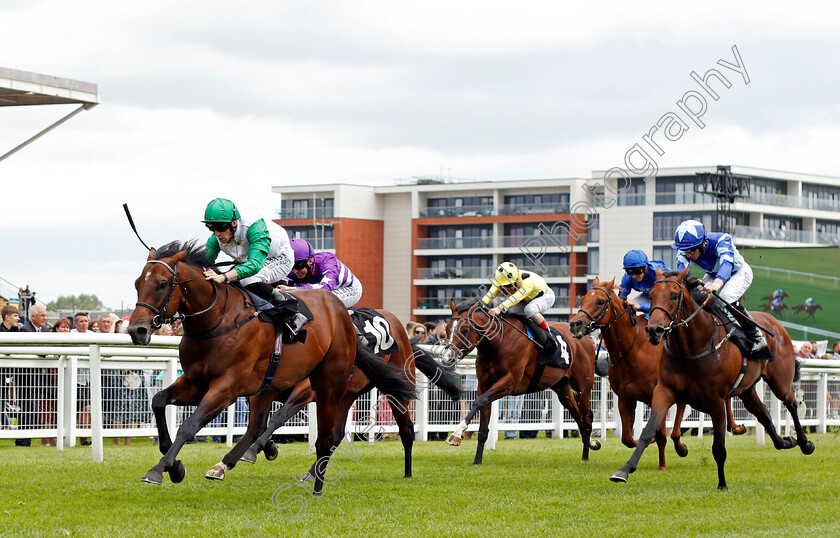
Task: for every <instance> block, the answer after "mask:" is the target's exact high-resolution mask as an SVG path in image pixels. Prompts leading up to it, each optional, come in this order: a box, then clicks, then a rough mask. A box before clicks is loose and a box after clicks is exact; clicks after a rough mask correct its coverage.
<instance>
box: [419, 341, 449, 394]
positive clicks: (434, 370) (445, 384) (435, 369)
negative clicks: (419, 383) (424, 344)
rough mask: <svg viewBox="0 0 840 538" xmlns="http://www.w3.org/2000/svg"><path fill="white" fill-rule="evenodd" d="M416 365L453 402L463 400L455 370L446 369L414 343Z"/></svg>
mask: <svg viewBox="0 0 840 538" xmlns="http://www.w3.org/2000/svg"><path fill="white" fill-rule="evenodd" d="M411 350H412V351H413V352H414V365H415V366H416V367H417V369H418V370H420V372H422V374H423V375H424V376H426V377H427V378H428V379H429V381H431V382H432V383H434V384H435V385H436V386H437V387H438V388H439V389H440V390H442V391H443V392H445V393H446V395H447V396H449V397H450V398H451V399H452V401H453V402H456V401H458V400H459V399H461V379H460V378H459V376H458V374H457V373H456V372H455V370H454V369H453V368H445V367H444V366H443V365H441V364H440V363H439V362H438V361H436V360H435V358H434V356H432V354H431V353H429V352H428V351H426V350H425V349H422V348H421V347H420V346H418V345H417V344H416V343H412V345H411Z"/></svg>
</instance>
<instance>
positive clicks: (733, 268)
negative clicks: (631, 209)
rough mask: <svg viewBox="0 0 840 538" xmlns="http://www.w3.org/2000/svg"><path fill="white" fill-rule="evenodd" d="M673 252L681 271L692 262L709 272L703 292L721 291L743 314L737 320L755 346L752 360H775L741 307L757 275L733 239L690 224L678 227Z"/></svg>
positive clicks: (694, 221) (757, 329)
mask: <svg viewBox="0 0 840 538" xmlns="http://www.w3.org/2000/svg"><path fill="white" fill-rule="evenodd" d="M671 248H673V249H674V250H677V270H678V271H682V270H683V269H685V268H686V267H688V265H689V263H690V262H693V263H694V264H695V265H697V266H699V267H700V268H701V269H703V270H704V271H706V274H705V275H704V276H703V282H704V285H703V289H704V290H705V291H707V292H709V293H712V292H713V291H718V292H719V293H718V295H719V296H720V298H721V299H723V300H724V301H726V302H727V303H730V304H731V305H732V306H733V307H734V308H735V309H736V310H737V311H738V312H739V313H740V314H741V315H740V316H735V320H736V321H737V322H738V324H739V325H740V326H741V328H742V329H744V333H746V335H747V338H748V339H749V341H750V344H751V345H752V352H751V353H750V358H753V359H764V360H773V355H772V353H771V352H770V349H769V348H768V347H767V340H765V338H764V335H763V334H762V333H761V329H759V328H758V327H757V326H756V324H755V321H754V320H753V318H752V316H750V314H749V312H747V309H746V308H744V305H743V304H741V297H743V295H744V293H746V291H747V289H749V287H750V284H752V279H753V272H752V268H751V267H750V266H749V264H748V263H747V262H746V261H744V257H743V256H741V254H740V253H739V252H738V249H737V248H735V245H734V244H733V243H732V237H730V236H729V234H726V233H720V232H712V233H706V228H705V227H704V226H703V223H701V222H698V221H696V220H686V221H683V222H681V223H680V225H679V226H678V227H677V230H676V232H675V233H674V243H673V244H672V245H671Z"/></svg>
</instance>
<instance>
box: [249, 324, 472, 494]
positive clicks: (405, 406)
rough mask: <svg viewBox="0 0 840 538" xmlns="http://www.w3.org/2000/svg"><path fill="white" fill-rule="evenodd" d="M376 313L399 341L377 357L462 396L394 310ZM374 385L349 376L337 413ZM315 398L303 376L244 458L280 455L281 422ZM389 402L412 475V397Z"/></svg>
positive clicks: (409, 376) (454, 379) (411, 378)
mask: <svg viewBox="0 0 840 538" xmlns="http://www.w3.org/2000/svg"><path fill="white" fill-rule="evenodd" d="M377 313H378V314H379V316H380V317H381V318H382V319H381V321H377V324H378V325H379V326H380V327H387V328H388V331H387V332H388V334H389V335H390V337H391V338H392V339H393V340H394V341H395V342H396V344H397V349H396V351H394V352H393V353H390V354H389V355H386V356H385V357H383V358H381V359H379V358H377V359H376V360H381V361H384V362H387V363H388V364H390V365H392V366H395V367H397V368H399V370H400V372H401V375H402V376H403V378H404V379H405V380H406V381H407V382H408V383H410V384H411V386H415V385H416V375H415V373H414V369H415V367H416V368H417V369H418V370H420V372H422V373H423V374H424V375H425V376H426V378H427V379H428V380H429V381H430V382H431V383H434V384H435V385H437V386H438V387H439V388H440V389H441V390H443V391H444V392H445V393H446V394H447V395H448V396H449V397H450V398H451V399H452V400H453V401H457V400H458V399H459V398H460V396H461V387H460V383H459V379H458V376H457V374H455V372H454V370H450V369H445V368H443V367H442V366H441V365H440V364H438V362H437V361H436V360H435V359H434V358H433V357H432V355H431V354H429V353H428V352H426V351H424V350H423V349H421V348H419V347H416V346H412V344H411V342H410V340H409V337H408V333H406V330H405V326H404V325H403V324H402V323H400V320H399V319H397V317H396V316H395V315H394V314H392V313H391V312H389V311H387V310H381V309H380V310H377ZM389 347H390V344H388V345H387V346H386V347H385V349H388V348H389ZM373 386H374V384H373V383H372V382H371V380H370V378H369V377H368V376H366V375H365V374H364V372H357V373H355V374H354V375H353V377H352V378H351V379H350V385H349V386H348V387H347V392H346V393H345V394H344V396H342V398H341V402H340V404H339V409H338V413H339V414H343V416H346V415H347V412H348V411H349V410H350V407H351V406H352V405H353V402H355V401H356V399H358V398H359V397H360V396H361V395H363V394H365V393H366V392H368V391H370V389H371V388H372V387H373ZM315 399H316V395H315V391H314V390H313V389H312V385H311V383H310V381H309V380H308V379H304V380H303V381H301V382H300V383H298V384H297V385H295V388H294V390H293V391H292V394H291V395H290V396H289V398H288V399H287V400H286V401H285V402H284V403H283V407H281V408H280V409H278V410H277V411H276V412H275V413H274V414H273V415H271V418H270V419H269V424H268V428H266V430H265V432H264V433H263V434H262V435H261V436H260V438H259V439H257V441H256V442H255V443H254V444H253V445H251V447H250V448H249V449H248V451H247V452H246V453H245V454H244V455H243V456H242V460H243V461H247V462H249V463H256V461H257V454H259V453H260V452H261V451H262V452H263V453H264V454H265V458H266V459H267V460H269V461H273V460H274V459H275V458H277V454H278V452H279V451H278V449H277V445H276V444H275V443H274V441H272V440H271V435H272V434H273V433H274V432H275V431H276V430H277V429H278V428H280V426H282V425H283V424H285V423H286V421H288V420H289V419H290V418H292V417H293V416H295V414H297V412H298V411H300V410H301V409H303V408H304V407H305V406H306V405H307V404H309V403H310V402H312V401H315ZM388 403H389V404H390V407H391V410H392V412H393V414H394V420H395V422H396V423H397V426H398V428H399V435H400V441H401V442H402V445H403V451H404V453H405V464H404V469H405V474H404V477H405V478H411V451H412V446H413V444H414V423H413V422H412V421H411V416H410V407H409V405H410V400H409V399H402V400H399V399H396V398H394V397H391V396H389V397H388ZM240 444H241V442H240ZM304 476H305V478H309V477H310V476H314V473H313V472H312V470H310V473H309V474H308V475H304Z"/></svg>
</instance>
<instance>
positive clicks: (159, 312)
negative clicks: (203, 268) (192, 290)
mask: <svg viewBox="0 0 840 538" xmlns="http://www.w3.org/2000/svg"><path fill="white" fill-rule="evenodd" d="M146 263H147V264H149V263H159V264H161V265H163V266H164V267H166V269H167V270H169V272H170V273H172V281H171V282H170V283H169V292H167V294H166V299H165V300H164V301H163V305H162V306H161V307H160V308H157V307H154V306H152V305H150V304H149V303H144V302H143V301H137V302H136V303H135V306H144V307H146V308H148V309H149V310H151V311H152V312H153V313H154V314H155V316H154V317H153V318H152V328H153V329H158V328H160V326H161V325H163V324H164V323H172V322H173V321H174V320H175V319H177V318H178V317H181V318H189V317H194V316H198V315H200V314H203V313H205V312H207V311H209V310H210V309H211V308H213V306H215V304H216V301H217V300H218V298H219V296H218V292H217V291H216V286H213V303H212V304H210V306H208V307H207V308H205V309H204V310H202V311H200V312H195V313H193V314H181V315H180V316H178V315H177V313H176V315H175V316H171V317H169V318H164V315H165V313H166V310H167V308H168V307H169V301H170V300H171V299H172V293H174V291H175V287H176V286H178V285H180V284H186V283H187V282H192V279H189V280H181V281H178V264H177V263H176V264H175V265H174V266H171V265H169V264H168V263H166V262H165V261H163V260H149V261H147V262H146ZM184 302H186V300H185V301H184Z"/></svg>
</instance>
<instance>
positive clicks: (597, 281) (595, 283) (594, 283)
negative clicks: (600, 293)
mask: <svg viewBox="0 0 840 538" xmlns="http://www.w3.org/2000/svg"><path fill="white" fill-rule="evenodd" d="M600 283H601V280H600V279H599V278H598V277H597V276H596V277H595V280H593V281H592V285H593V286H597V285H598V284H600Z"/></svg>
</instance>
